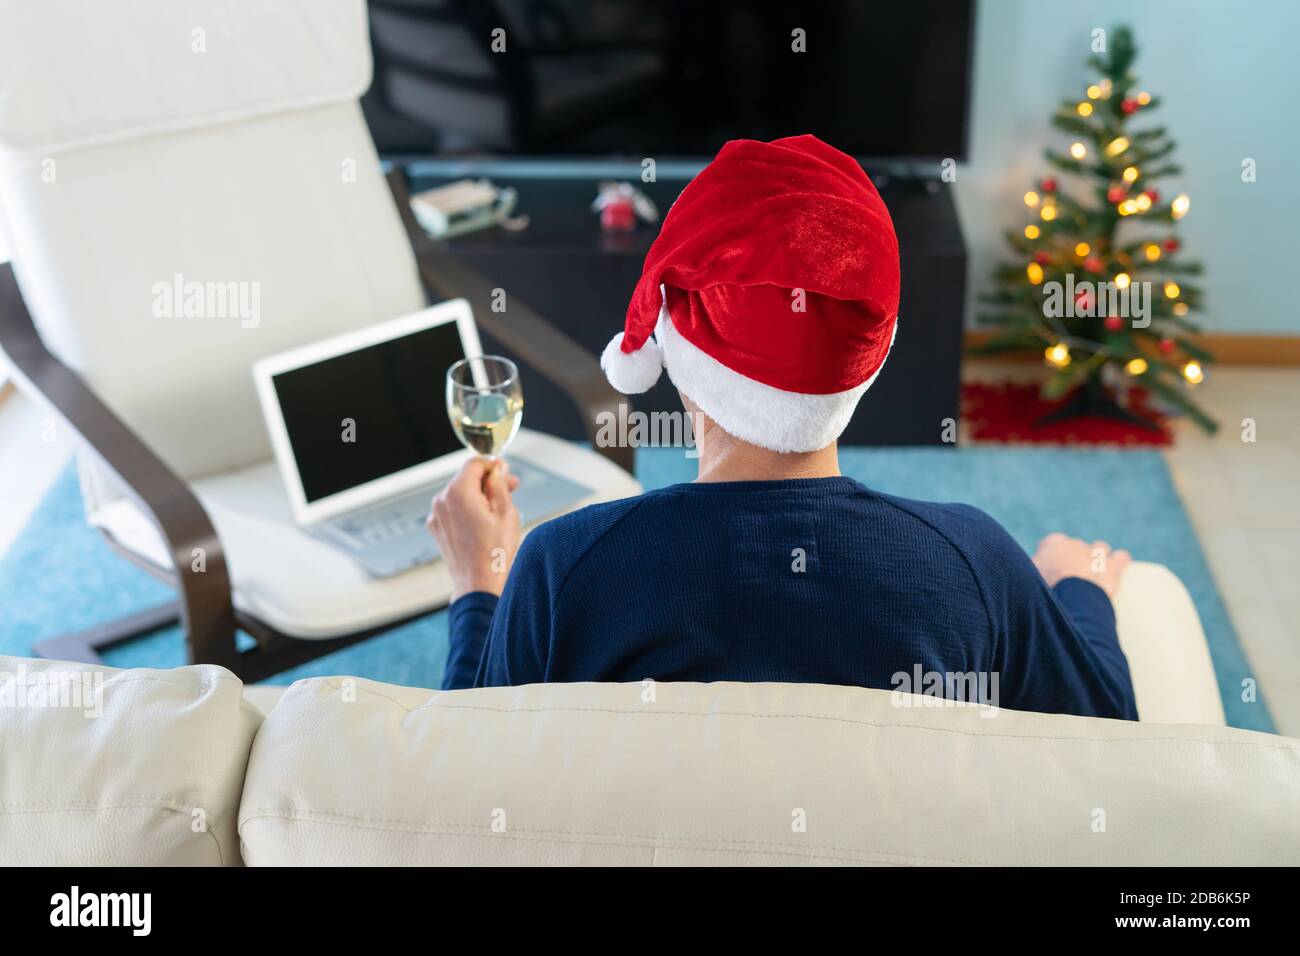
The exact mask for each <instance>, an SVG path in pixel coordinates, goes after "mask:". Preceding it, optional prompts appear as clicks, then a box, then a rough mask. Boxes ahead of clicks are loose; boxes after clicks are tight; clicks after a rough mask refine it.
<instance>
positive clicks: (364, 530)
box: [327, 482, 446, 548]
mask: <svg viewBox="0 0 1300 956" xmlns="http://www.w3.org/2000/svg"><path fill="white" fill-rule="evenodd" d="M445 485H446V482H443V483H442V484H437V485H428V486H426V487H424V488H417V489H416V490H415V491H412V492H411V493H410V494H406V495H402V496H401V497H399V498H391V499H389V500H388V501H381V502H379V503H378V504H375V505H370V506H369V507H366V508H362V509H360V510H358V511H352V512H349V513H348V514H345V515H343V516H342V517H339V518H335V519H334V520H332V521H329V522H327V524H328V525H329V526H330V528H331V530H333V531H335V532H337V533H338V534H341V535H343V536H344V537H345V538H347V539H348V543H349V544H351V545H353V546H354V547H358V548H369V547H374V546H375V545H378V544H384V543H385V542H388V541H392V540H394V539H395V538H401V537H405V536H406V535H409V534H411V533H412V532H416V531H418V532H420V533H422V534H423V533H424V519H425V518H426V517H428V514H429V502H430V501H432V500H433V496H434V495H436V494H437V493H438V492H439V491H441V490H442V488H443V487H444V486H445Z"/></svg>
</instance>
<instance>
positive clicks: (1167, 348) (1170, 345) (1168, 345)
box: [1160, 339, 1176, 355]
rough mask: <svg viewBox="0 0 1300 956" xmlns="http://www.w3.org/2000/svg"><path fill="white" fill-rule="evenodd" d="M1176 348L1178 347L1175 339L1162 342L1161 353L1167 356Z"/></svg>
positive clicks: (1162, 340)
mask: <svg viewBox="0 0 1300 956" xmlns="http://www.w3.org/2000/svg"><path fill="white" fill-rule="evenodd" d="M1175 347H1176V343H1175V342H1174V340H1173V339H1161V340H1160V351H1161V352H1162V353H1163V354H1165V355H1168V354H1169V353H1170V352H1172V351H1173V350H1174V348H1175Z"/></svg>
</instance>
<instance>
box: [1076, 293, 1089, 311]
mask: <svg viewBox="0 0 1300 956" xmlns="http://www.w3.org/2000/svg"><path fill="white" fill-rule="evenodd" d="M1074 304H1075V306H1076V307H1077V308H1078V310H1079V311H1080V312H1082V313H1084V314H1085V315H1086V314H1088V313H1089V312H1091V311H1092V296H1090V295H1089V294H1088V293H1087V292H1086V291H1084V292H1080V293H1079V294H1078V295H1076V296H1075V297H1074Z"/></svg>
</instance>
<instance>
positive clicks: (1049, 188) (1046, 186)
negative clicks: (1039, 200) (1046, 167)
mask: <svg viewBox="0 0 1300 956" xmlns="http://www.w3.org/2000/svg"><path fill="white" fill-rule="evenodd" d="M1041 185H1042V187H1043V192H1045V193H1054V192H1056V180H1055V179H1053V178H1052V177H1051V176H1048V177H1047V178H1046V179H1044V180H1043V181H1042V183H1041Z"/></svg>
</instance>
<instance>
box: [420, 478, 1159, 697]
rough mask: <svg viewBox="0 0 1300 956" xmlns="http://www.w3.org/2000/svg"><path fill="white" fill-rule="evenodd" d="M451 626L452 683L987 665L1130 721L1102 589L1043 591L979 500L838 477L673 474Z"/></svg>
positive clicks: (545, 536)
mask: <svg viewBox="0 0 1300 956" xmlns="http://www.w3.org/2000/svg"><path fill="white" fill-rule="evenodd" d="M450 630H451V649H450V653H449V655H448V660H447V668H446V672H445V675H444V679H443V686H444V688H446V689H453V688H459V687H471V686H497V685H505V684H530V683H537V682H541V681H640V680H642V679H644V678H647V677H649V678H654V679H656V680H663V681H715V680H734V681H799V682H808V683H820V684H848V685H856V686H861V687H877V688H884V689H891V690H892V689H901V690H912V691H914V692H917V693H920V692H922V690H923V687H921V686H916V685H915V684H914V683H908V682H907V681H904V680H903V679H902V678H900V677H899V676H898V675H900V674H906V675H908V680H909V681H910V680H911V679H912V678H913V677H915V676H916V675H917V674H918V673H919V674H923V675H927V676H926V677H925V679H926V680H930V679H931V678H930V677H929V676H928V675H930V674H940V675H953V674H957V675H969V674H975V675H991V674H996V675H997V676H996V681H997V684H996V687H997V697H996V699H995V700H993V701H992V703H996V704H997V705H998V706H1001V707H1008V708H1012V709H1015V710H1036V711H1044V712H1049V713H1065V714H1080V715H1087V716H1098V717H1122V718H1129V719H1136V717H1137V710H1136V705H1135V703H1134V699H1133V687H1132V683H1131V681H1130V678H1129V671H1128V661H1127V660H1126V659H1125V657H1124V654H1123V652H1122V651H1121V650H1120V648H1119V643H1118V640H1117V639H1116V636H1115V616H1114V611H1113V610H1112V608H1111V604H1110V600H1109V598H1107V597H1106V594H1105V592H1103V591H1102V590H1101V589H1100V588H1099V587H1097V586H1096V585H1095V584H1093V583H1091V582H1090V581H1085V580H1082V579H1079V578H1068V579H1066V580H1064V581H1062V582H1060V583H1059V584H1057V586H1056V587H1055V588H1052V589H1049V588H1048V587H1047V585H1046V584H1045V583H1044V581H1043V579H1042V577H1041V576H1040V575H1039V573H1038V571H1037V569H1036V568H1035V567H1034V565H1033V563H1032V562H1031V561H1030V560H1029V556H1028V555H1026V554H1025V552H1024V551H1023V550H1022V549H1021V548H1020V546H1019V545H1017V544H1016V543H1015V541H1013V540H1012V539H1011V537H1010V536H1009V535H1008V534H1007V533H1006V531H1005V530H1003V528H1002V527H1001V526H1000V525H999V524H998V523H997V522H996V521H994V520H993V519H992V518H990V517H989V516H988V515H986V514H984V513H983V512H981V511H979V510H977V509H975V508H971V507H969V506H966V505H954V504H929V503H926V502H920V501H909V500H907V499H904V498H896V497H893V496H892V495H884V494H880V493H878V492H874V491H871V490H870V489H868V488H866V487H864V486H863V485H861V484H859V483H858V482H856V481H853V480H852V479H850V478H808V479H798V480H792V481H744V482H716V483H696V484H681V485H672V486H670V487H668V488H662V489H659V490H657V491H651V492H647V493H646V494H643V495H641V496H639V497H636V498H627V499H624V500H621V501H613V502H608V503H605V504H599V505H593V506H591V507H589V508H584V509H582V510H581V511H577V512H574V513H572V514H568V515H565V516H563V517H561V518H557V519H555V520H554V521H549V522H547V523H546V524H543V525H541V526H539V527H538V528H536V529H534V530H533V531H532V532H531V533H530V534H529V535H528V537H527V538H525V539H524V543H523V545H522V547H521V548H520V550H519V554H518V557H517V558H516V559H515V565H514V567H513V568H512V569H511V572H510V576H509V579H508V580H507V582H506V587H505V590H504V592H503V593H502V595H501V598H500V600H499V601H498V599H497V598H496V597H495V596H493V595H491V594H486V593H483V592H476V593H473V594H468V595H465V596H464V597H462V598H460V599H459V600H457V601H456V602H454V603H453V604H452V606H451V611H450ZM957 686H960V685H957ZM984 686H985V688H992V686H993V684H992V683H991V680H989V682H987V683H986V684H985V685H984ZM945 696H950V697H951V696H966V697H968V698H969V697H971V696H972V695H970V694H961V693H957V694H954V693H953V692H952V691H951V690H950V691H949V692H948V693H946V694H945Z"/></svg>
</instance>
